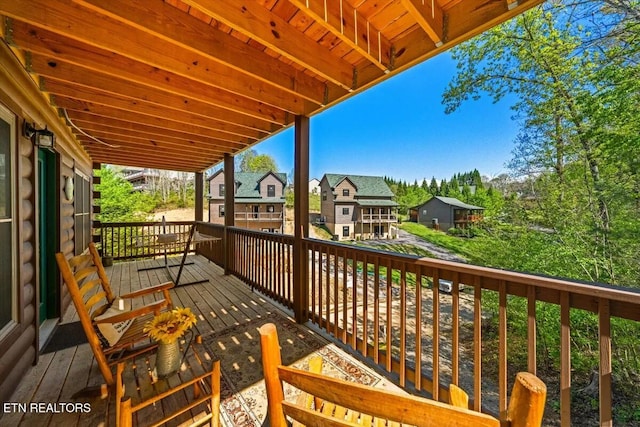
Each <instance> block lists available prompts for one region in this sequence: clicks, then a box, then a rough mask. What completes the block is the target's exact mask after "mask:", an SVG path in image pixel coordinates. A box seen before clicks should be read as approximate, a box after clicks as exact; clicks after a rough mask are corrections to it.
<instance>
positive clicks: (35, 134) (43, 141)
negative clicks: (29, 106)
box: [22, 121, 56, 151]
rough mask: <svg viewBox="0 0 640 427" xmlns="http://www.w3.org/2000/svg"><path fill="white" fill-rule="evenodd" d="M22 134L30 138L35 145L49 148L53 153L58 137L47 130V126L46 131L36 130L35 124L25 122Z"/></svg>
mask: <svg viewBox="0 0 640 427" xmlns="http://www.w3.org/2000/svg"><path fill="white" fill-rule="evenodd" d="M22 134H23V135H24V136H26V137H27V138H30V139H31V140H32V141H33V143H34V144H35V145H37V146H38V147H40V148H47V149H49V150H51V151H53V148H54V146H55V144H56V136H55V134H54V133H53V132H51V131H50V130H49V129H47V126H45V127H44V129H36V128H35V125H34V124H31V123H28V122H26V121H25V122H24V126H23V128H22Z"/></svg>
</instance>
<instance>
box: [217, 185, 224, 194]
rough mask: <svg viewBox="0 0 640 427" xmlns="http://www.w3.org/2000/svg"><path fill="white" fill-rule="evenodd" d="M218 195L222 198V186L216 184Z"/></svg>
mask: <svg viewBox="0 0 640 427" xmlns="http://www.w3.org/2000/svg"><path fill="white" fill-rule="evenodd" d="M218 195H219V196H220V197H224V184H218Z"/></svg>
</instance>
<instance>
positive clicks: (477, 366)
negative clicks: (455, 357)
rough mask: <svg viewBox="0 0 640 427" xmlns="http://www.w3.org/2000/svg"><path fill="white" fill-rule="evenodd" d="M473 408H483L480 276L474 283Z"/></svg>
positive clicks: (479, 409) (477, 409)
mask: <svg viewBox="0 0 640 427" xmlns="http://www.w3.org/2000/svg"><path fill="white" fill-rule="evenodd" d="M473 409H474V410H475V411H481V410H482V288H481V283H480V277H479V276H474V283H473Z"/></svg>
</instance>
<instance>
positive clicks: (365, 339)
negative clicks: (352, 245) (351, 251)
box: [362, 255, 369, 357]
mask: <svg viewBox="0 0 640 427" xmlns="http://www.w3.org/2000/svg"><path fill="white" fill-rule="evenodd" d="M368 304H369V264H368V260H367V256H366V255H365V256H364V260H363V261H362V355H363V356H364V357H367V350H368V348H367V347H368V343H369V331H368V326H369V308H368Z"/></svg>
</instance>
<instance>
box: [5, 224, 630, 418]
mask: <svg viewBox="0 0 640 427" xmlns="http://www.w3.org/2000/svg"><path fill="white" fill-rule="evenodd" d="M167 226H168V227H183V226H184V225H183V224H175V225H174V224H170V223H169V224H167ZM196 228H197V230H198V231H199V233H201V234H203V235H208V236H215V237H219V238H221V239H222V238H223V237H224V234H225V233H224V227H222V226H219V225H215V224H210V223H197V226H196ZM178 229H179V228H176V229H175V230H178ZM104 234H105V235H111V234H112V235H119V234H122V233H118V232H106V233H104ZM294 244H295V240H294V237H293V236H289V235H282V234H272V233H263V232H256V231H250V230H246V229H242V228H238V227H230V228H228V229H227V231H226V242H225V241H224V239H222V240H220V241H217V242H216V243H213V244H197V245H194V246H193V247H191V248H190V250H192V251H196V252H197V253H198V256H192V257H191V258H193V259H194V260H195V266H193V267H191V266H190V267H188V268H186V270H185V272H186V273H185V274H186V275H187V280H188V278H189V277H191V276H193V277H195V278H196V279H197V278H198V277H199V276H202V275H204V276H205V277H207V278H209V280H210V283H205V284H200V285H194V286H193V287H185V288H184V289H182V288H178V289H176V290H175V291H173V292H174V293H175V295H176V298H177V301H176V304H178V305H186V306H190V307H192V308H194V309H195V310H197V311H198V313H200V318H201V319H204V321H201V322H200V323H199V324H198V330H199V332H200V333H203V332H204V333H207V332H210V331H211V330H214V331H217V330H219V329H221V328H234V327H238V328H239V327H240V326H241V325H242V324H243V323H244V322H249V321H251V320H253V319H255V318H262V317H264V316H265V315H266V313H269V312H271V311H273V310H284V312H285V313H287V314H289V315H295V316H296V317H297V316H298V315H300V314H301V317H302V324H303V326H304V327H305V328H311V329H313V330H314V331H317V332H318V333H321V334H323V335H324V336H326V337H327V338H328V339H330V340H333V341H334V342H336V343H338V344H339V345H341V346H343V347H345V348H347V349H348V350H349V352H350V353H351V354H353V355H356V357H357V358H359V359H360V360H361V361H363V362H364V363H365V364H366V365H368V366H370V367H371V368H374V369H376V370H381V371H383V372H385V373H386V376H387V378H388V380H389V381H392V382H394V383H395V384H396V385H397V386H399V387H401V388H404V389H406V390H409V391H411V392H413V393H422V394H425V395H427V396H429V397H431V398H433V399H437V400H440V401H444V402H447V401H448V399H449V395H448V386H449V384H452V383H453V384H458V385H460V386H461V387H462V388H463V389H464V390H466V391H467V392H468V393H469V396H470V403H469V405H470V408H471V409H474V410H479V411H480V410H481V411H484V412H487V413H491V414H493V415H496V416H498V417H504V416H505V411H506V405H507V401H508V395H509V393H510V390H511V387H512V385H513V383H512V381H513V379H514V377H515V372H518V371H529V372H532V373H535V374H537V375H540V376H541V377H542V378H543V379H544V380H545V382H546V384H547V386H548V399H547V408H546V410H545V421H544V422H543V425H549V424H554V425H555V424H559V425H582V424H581V423H582V421H585V418H584V417H585V415H584V414H583V413H580V412H577V411H576V410H575V407H574V406H575V402H576V399H578V398H580V396H581V394H580V393H582V392H583V389H584V387H583V385H580V383H579V382H578V381H577V380H576V379H575V378H574V369H573V367H572V358H571V350H572V346H573V345H574V344H572V336H573V335H574V334H576V335H578V334H583V333H584V331H583V328H584V325H583V326H574V325H572V322H571V321H570V319H571V318H572V316H573V315H575V314H577V313H582V314H583V315H586V317H587V318H588V321H587V322H588V323H589V324H590V326H588V327H587V328H588V329H589V330H590V331H596V335H595V336H594V337H593V338H594V339H595V341H596V342H597V343H598V346H597V348H596V360H597V365H598V366H597V369H596V373H595V376H596V380H597V381H594V383H595V384H596V390H599V391H596V392H595V395H594V396H595V397H592V400H591V401H592V403H593V404H594V405H596V406H597V408H596V410H595V412H594V414H595V415H594V414H591V415H590V417H592V416H594V417H595V419H597V418H598V417H600V420H604V421H606V420H611V419H612V418H611V417H612V416H611V414H612V411H613V409H614V403H615V402H616V399H615V398H614V394H613V390H614V388H613V387H612V385H613V384H612V382H613V376H612V362H611V361H612V360H614V359H615V358H616V357H618V355H619V354H622V353H621V352H625V351H627V350H628V349H625V348H622V347H619V346H617V343H616V341H615V335H614V334H613V333H612V330H614V329H617V328H625V325H633V324H634V323H635V322H638V321H640V292H639V291H637V290H633V289H627V288H621V287H615V286H608V285H597V284H586V283H579V282H574V281H568V280H562V279H555V278H548V277H541V276H535V275H529V274H522V273H516V272H509V271H503V270H497V269H491V268H485V267H477V266H472V265H467V264H460V263H453V262H447V261H440V260H436V259H429V258H419V257H416V256H410V255H403V254H397V253H390V252H384V251H376V250H370V249H363V248H360V247H354V246H351V245H344V244H339V243H335V242H328V241H321V240H316V239H303V245H302V246H303V250H302V252H303V253H304V254H305V255H304V257H303V258H302V259H303V262H302V277H303V280H302V282H301V289H302V292H300V290H296V289H295V288H294V281H295V279H294V273H295V268H294ZM158 254H160V252H158ZM130 256H131V257H135V256H137V255H136V254H130ZM147 256H148V255H147ZM305 259H306V260H305ZM206 260H210V261H213V263H208V262H207V261H206ZM154 262H156V263H157V262H158V261H142V263H144V264H145V265H148V264H152V263H154ZM138 263H140V262H138ZM127 265H128V264H116V266H114V267H113V270H111V271H112V273H111V274H110V275H111V277H114V280H115V281H116V283H121V284H122V286H125V285H126V286H132V287H133V288H135V287H137V286H139V285H140V283H156V282H159V281H163V280H166V277H160V276H162V275H163V273H162V272H159V273H158V276H156V275H153V276H152V275H150V274H149V275H148V276H147V274H146V273H145V274H144V275H140V274H137V273H134V272H135V271H136V270H135V268H133V267H126V266H127ZM219 266H224V269H221V268H220V267H219ZM224 271H226V272H227V273H228V274H229V275H224ZM441 281H442V282H445V283H451V285H452V286H451V292H450V293H446V292H443V291H441V290H440V286H439V284H440V282H441ZM129 282H130V284H129ZM418 283H419V284H421V286H416V285H417V284H418ZM436 284H438V286H436ZM252 291H258V293H253V292H252ZM296 292H299V293H296ZM296 295H297V296H296ZM300 300H302V302H300ZM542 304H545V305H550V306H552V307H555V309H556V313H557V315H556V316H555V317H553V318H548V317H545V318H544V319H542V318H539V317H538V312H539V310H540V306H541V305H542ZM301 308H302V309H301ZM547 313H548V312H547ZM517 318H520V319H521V321H524V323H525V324H526V325H527V328H526V330H527V332H526V334H525V336H517V335H515V334H513V333H512V332H511V330H512V328H513V323H512V322H514V321H515V319H517ZM539 322H545V323H554V324H556V325H557V326H558V327H557V336H553V337H550V336H547V337H545V339H544V342H541V341H542V340H540V339H539V336H538V331H537V325H538V324H539ZM200 328H203V330H201V329H200ZM621 330H623V329H621ZM508 331H509V332H508ZM556 341H557V342H558V343H559V344H558V348H557V349H554V350H553V351H555V352H557V354H558V357H557V360H556V361H555V362H554V361H551V360H550V358H549V354H548V351H549V350H550V349H549V348H548V347H547V346H548V343H549V342H556ZM516 342H517V344H515V343H516ZM516 347H517V348H516ZM74 352H75V353H78V354H79V352H80V347H78V349H76V350H73V351H72V353H74ZM516 353H519V356H518V355H516ZM522 354H524V357H523V356H522ZM56 357H57V356H56V354H54V355H52V356H41V362H40V364H39V365H38V366H37V367H35V368H34V370H35V371H36V373H34V374H33V375H29V376H28V379H27V380H26V381H24V382H23V383H24V385H23V386H21V387H27V388H29V387H31V389H30V390H31V391H32V392H34V391H35V388H36V387H37V383H39V382H42V381H44V383H45V384H47V387H49V389H47V388H45V389H42V388H41V389H40V390H39V391H38V399H40V400H42V399H45V396H49V398H50V399H54V400H55V399H58V396H65V395H68V393H72V392H73V390H72V389H73V387H71V386H70V385H67V382H68V381H70V380H69V379H68V378H67V379H64V378H62V379H58V380H57V381H51V380H50V379H49V376H50V375H51V376H52V375H61V374H60V372H66V370H65V369H58V368H59V367H58V366H57V365H56V364H53V361H54V360H57V359H55V358H56ZM71 357H80V356H71ZM82 357H84V358H86V362H85V365H87V367H86V368H83V369H84V370H83V376H82V378H83V381H88V382H89V383H91V382H92V381H93V382H95V381H99V378H98V377H97V375H98V374H97V372H95V371H96V369H95V367H94V368H89V367H88V365H89V360H90V359H91V356H90V354H89V353H87V352H85V353H84V354H83V355H82ZM65 360H66V359H65ZM42 363H44V364H45V366H44V367H43V366H42V365H41V364H42ZM56 363H65V364H67V363H70V362H68V361H65V362H61V361H58V362H56ZM46 365H51V368H48V367H47V366H46ZM54 369H55V372H54ZM223 369H224V367H223ZM56 372H57V373H56ZM45 379H46V381H45ZM34 382H35V383H36V384H34ZM572 384H573V385H572ZM61 390H62V394H61ZM16 393H18V391H17V392H16ZM20 393H24V395H28V394H29V393H28V392H25V391H20ZM34 396H35V395H32V398H33V399H35V397H34ZM103 409H104V411H105V412H104V414H108V413H109V412H108V411H111V408H110V406H109V405H108V404H105V407H104V408H103ZM103 409H101V410H103ZM590 419H592V418H590ZM585 422H586V421H585ZM603 424H605V425H606V424H607V423H606V422H604V423H603ZM24 425H27V424H24Z"/></svg>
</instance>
